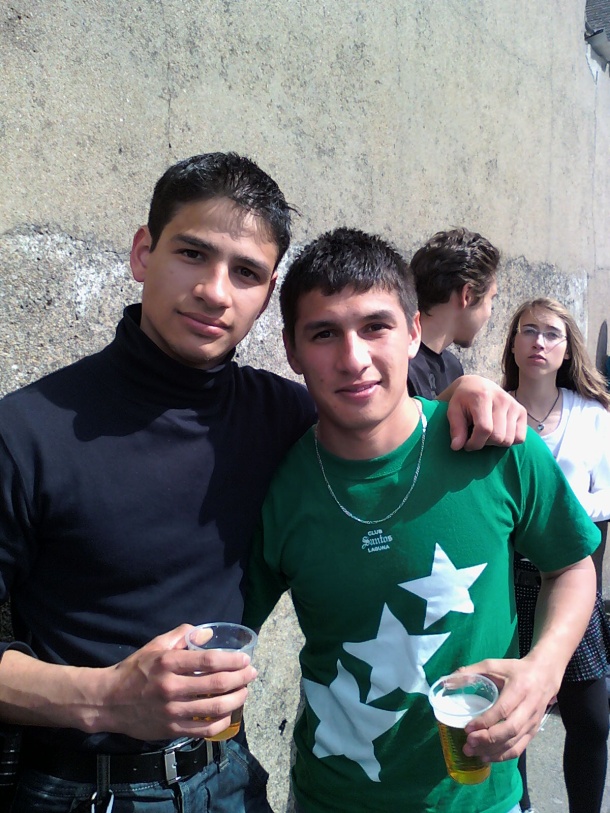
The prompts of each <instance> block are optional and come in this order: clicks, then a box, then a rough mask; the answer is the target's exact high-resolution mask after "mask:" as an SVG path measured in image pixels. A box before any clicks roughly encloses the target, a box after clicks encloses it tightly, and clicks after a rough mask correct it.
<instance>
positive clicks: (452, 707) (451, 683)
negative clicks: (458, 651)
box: [428, 673, 498, 785]
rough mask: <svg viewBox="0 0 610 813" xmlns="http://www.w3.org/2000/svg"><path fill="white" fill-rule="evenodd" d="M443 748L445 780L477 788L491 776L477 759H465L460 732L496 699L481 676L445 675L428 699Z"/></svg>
mask: <svg viewBox="0 0 610 813" xmlns="http://www.w3.org/2000/svg"><path fill="white" fill-rule="evenodd" d="M428 698H429V700H430V704H431V706H432V709H433V710H434V716H435V717H436V723H437V725H438V731H439V734H440V738H441V745H442V748H443V756H444V757H445V764H446V765H447V772H448V773H449V776H450V777H451V778H452V779H454V780H455V781H456V782H459V784H460V785H478V784H479V783H480V782H484V781H485V780H486V779H487V778H488V777H489V774H490V772H491V765H490V764H489V763H488V762H482V761H481V759H480V757H467V756H466V754H465V753H464V751H463V748H464V745H465V743H466V737H467V735H466V732H465V731H464V729H465V728H466V726H467V725H468V723H469V722H470V721H471V720H474V719H475V717H479V715H481V714H483V713H484V712H485V711H487V709H489V708H491V706H493V704H494V703H495V702H496V700H497V699H498V687H497V686H496V684H495V683H494V682H493V680H490V679H489V678H487V677H485V676H484V675H460V674H459V673H456V674H453V675H445V676H444V677H442V678H439V679H438V680H437V681H436V683H434V684H433V685H432V687H431V689H430V693H429V695H428Z"/></svg>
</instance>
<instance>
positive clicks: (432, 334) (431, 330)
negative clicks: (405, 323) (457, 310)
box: [420, 308, 453, 353]
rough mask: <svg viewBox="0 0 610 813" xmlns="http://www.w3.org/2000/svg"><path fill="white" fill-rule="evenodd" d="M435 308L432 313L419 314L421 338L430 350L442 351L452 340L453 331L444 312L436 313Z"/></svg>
mask: <svg viewBox="0 0 610 813" xmlns="http://www.w3.org/2000/svg"><path fill="white" fill-rule="evenodd" d="M436 310H437V309H436V308H435V309H434V313H433V314H432V315H430V314H425V313H422V314H421V315H420V320H421V340H422V342H423V343H424V344H425V345H426V347H429V348H430V350H433V351H434V352H435V353H442V352H443V350H445V348H447V347H449V345H450V344H451V342H452V341H453V331H452V329H451V321H450V319H446V318H445V316H444V313H440V314H437V313H436Z"/></svg>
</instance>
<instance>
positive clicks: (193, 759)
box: [19, 740, 225, 785]
mask: <svg viewBox="0 0 610 813" xmlns="http://www.w3.org/2000/svg"><path fill="white" fill-rule="evenodd" d="M224 747H225V744H224V743H220V742H207V741H206V740H188V741H187V742H182V743H177V744H174V745H170V746H169V747H168V748H165V749H164V750H163V751H149V752H148V753H145V754H110V755H109V756H108V758H107V759H108V762H109V770H110V777H109V784H110V785H123V784H131V783H134V782H166V783H167V784H171V783H172V782H177V781H178V779H187V778H188V777H190V776H193V775H194V774H196V773H198V772H199V771H200V770H202V769H203V768H205V767H206V765H209V764H210V763H211V762H218V763H219V762H220V761H221V758H222V757H223V756H224V754H223V751H224ZM97 756H98V755H97V754H94V753H85V752H82V751H63V750H58V749H56V748H54V747H53V746H49V748H48V749H47V748H45V747H44V746H43V747H41V746H40V745H34V744H33V743H31V742H30V743H27V744H25V745H24V747H23V750H22V752H21V759H20V763H19V764H20V767H22V768H33V769H34V770H36V771H40V772H41V773H46V774H49V775H50V776H56V777H58V778H59V779H66V780H68V781H72V782H86V783H87V784H92V785H95V784H96V782H97Z"/></svg>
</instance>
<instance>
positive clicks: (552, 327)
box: [521, 322, 565, 333]
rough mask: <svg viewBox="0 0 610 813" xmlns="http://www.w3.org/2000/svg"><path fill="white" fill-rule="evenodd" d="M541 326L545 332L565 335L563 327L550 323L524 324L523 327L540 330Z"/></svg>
mask: <svg viewBox="0 0 610 813" xmlns="http://www.w3.org/2000/svg"><path fill="white" fill-rule="evenodd" d="M539 325H542V327H543V328H544V329H545V330H554V331H555V332H557V333H565V331H564V329H563V328H562V327H558V326H557V325H551V324H550V323H549V322H524V323H523V324H522V325H521V327H533V328H536V329H538V326H539Z"/></svg>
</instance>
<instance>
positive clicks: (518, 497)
mask: <svg viewBox="0 0 610 813" xmlns="http://www.w3.org/2000/svg"><path fill="white" fill-rule="evenodd" d="M422 403H423V406H424V412H425V414H426V416H427V418H428V430H427V436H426V441H425V448H424V452H423V457H422V463H421V470H420V474H419V478H418V481H417V483H416V485H415V488H414V490H413V492H412V494H411V496H410V498H409V500H408V501H407V503H406V504H405V505H404V507H403V508H401V509H400V511H398V512H397V513H396V514H395V515H394V516H392V517H391V518H390V519H389V520H386V521H384V522H381V523H376V524H373V525H364V524H361V523H359V522H356V521H355V520H353V519H351V518H350V517H348V516H346V515H345V514H344V513H343V512H342V511H341V510H340V509H339V507H338V506H337V504H336V502H335V501H334V500H333V499H332V497H331V495H330V494H329V491H328V489H327V486H326V484H325V482H324V479H323V477H322V473H321V471H320V467H319V465H318V461H317V458H316V454H315V448H314V439H313V432H312V431H309V432H308V433H307V434H306V435H305V436H304V437H303V438H302V439H301V440H300V441H299V442H298V443H297V444H296V445H295V446H294V447H293V448H292V449H291V451H290V452H289V454H288V456H287V457H286V458H285V460H284V462H283V463H282V465H281V466H280V468H279V470H278V472H277V474H276V476H275V479H274V481H273V483H272V486H271V489H270V491H269V494H268V497H267V499H266V501H265V505H264V508H263V512H262V523H261V525H262V527H261V530H260V533H259V534H258V536H257V538H256V539H255V544H254V550H253V554H252V560H251V564H250V569H249V579H248V588H247V601H246V613H245V618H244V621H245V623H246V624H248V625H250V626H255V627H258V626H260V625H261V624H262V622H263V621H264V620H265V618H266V617H267V615H268V614H269V613H270V612H271V610H272V609H273V607H274V605H275V603H276V602H277V600H278V598H279V596H280V595H281V593H282V592H283V591H285V590H287V589H290V590H291V591H292V599H293V602H294V606H295V610H296V613H297V616H298V619H299V623H300V625H301V628H302V630H303V633H304V635H305V645H304V647H303V650H302V652H301V655H300V660H301V668H302V672H303V687H304V691H305V696H306V701H307V702H306V706H305V709H304V712H303V714H302V715H301V717H300V719H299V721H298V723H297V726H296V728H295V742H296V746H297V759H296V763H295V766H294V768H293V785H294V789H295V795H296V797H297V799H298V801H299V803H300V804H301V805H302V807H303V808H304V810H305V811H307V813H331V811H332V813H336V811H342V810H344V811H350V813H359V811H363V813H364V811H366V812H367V813H375V812H377V811H378V813H387V811H389V810H391V811H405V813H406V811H409V813H425V812H426V813H427V811H430V813H432V812H433V811H434V813H437V812H438V811H451V813H462V812H463V813H470V811H473V812H474V811H476V812H477V813H483V812H484V811H487V813H507V811H508V810H509V809H510V808H511V807H512V806H514V805H515V804H516V803H517V802H518V801H519V798H520V795H521V781H520V779H519V775H518V772H517V770H516V762H515V760H512V761H509V762H505V763H496V764H494V765H493V766H492V772H491V777H490V778H489V779H488V780H487V781H486V782H484V783H483V784H481V785H475V786H461V785H458V784H456V783H455V782H453V780H452V779H450V778H449V777H448V776H447V773H446V769H445V765H444V761H443V757H442V752H441V745H440V740H439V737H438V733H437V729H436V725H435V721H434V716H433V714H432V711H431V709H430V706H429V704H428V700H427V692H428V689H429V687H430V685H431V684H432V683H433V682H434V681H435V680H436V679H437V678H438V677H440V676H442V675H445V674H447V673H449V672H452V671H454V670H455V669H457V668H458V667H459V666H463V665H466V664H470V663H474V662H476V661H478V660H481V659H483V658H505V657H518V649H517V642H516V629H515V602H514V593H513V580H512V557H513V545H514V547H515V548H516V549H517V550H519V551H520V552H521V553H523V554H524V555H525V556H527V558H529V559H531V560H532V561H533V562H534V563H535V564H536V565H537V566H538V567H539V568H540V570H543V571H549V570H556V569H559V568H561V567H564V566H566V565H569V564H571V563H573V562H575V561H578V560H580V559H582V558H584V557H585V556H587V555H588V554H589V553H590V552H591V551H592V550H593V549H595V547H596V546H597V544H598V543H599V532H598V531H597V529H596V528H595V526H594V525H593V524H592V523H591V522H590V520H589V519H588V517H587V516H586V514H585V512H584V511H583V510H582V508H581V507H580V504H579V503H578V501H577V500H576V499H575V497H574V496H573V494H572V491H571V489H570V487H569V486H568V484H567V482H566V480H565V479H564V477H563V475H562V473H561V471H560V469H559V467H558V466H557V465H556V464H555V462H554V460H553V458H552V456H551V455H550V454H549V452H548V449H547V448H546V446H545V445H544V443H542V441H540V439H539V438H538V437H536V436H535V435H534V434H533V433H531V434H529V435H528V439H527V442H526V443H525V444H523V445H520V446H513V447H512V448H510V449H498V448H494V447H489V448H485V449H484V450H482V451H480V452H476V453H467V452H453V451H451V450H450V438H449V429H448V423H447V420H446V407H445V405H442V404H438V403H436V402H428V401H423V402H422ZM420 442H421V425H420V426H419V427H418V428H417V429H416V431H415V432H414V433H413V434H412V436H411V437H410V438H409V439H408V440H407V441H406V442H405V443H403V444H402V445H401V446H400V447H399V448H397V449H395V450H394V451H393V452H391V453H390V454H388V455H385V456H383V457H380V458H376V459H374V460H364V461H350V460H343V459H341V458H338V457H335V456H333V455H331V454H329V453H326V452H325V451H324V450H323V449H321V450H320V453H321V455H322V460H323V463H324V468H325V470H326V474H327V477H328V480H329V482H330V484H331V486H332V488H333V490H334V492H335V494H336V496H337V498H338V500H339V501H340V502H341V503H342V504H343V505H344V506H345V507H346V508H348V509H349V510H350V511H351V512H352V513H354V514H356V515H357V516H359V517H361V518H364V519H374V518H375V517H384V516H386V515H387V514H388V513H390V512H391V511H393V510H394V508H396V506H397V505H399V504H400V502H401V499H402V498H403V497H404V495H405V493H406V492H407V491H408V489H409V487H410V485H411V483H412V480H413V475H414V472H415V466H416V462H417V458H418V455H419V451H420Z"/></svg>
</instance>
